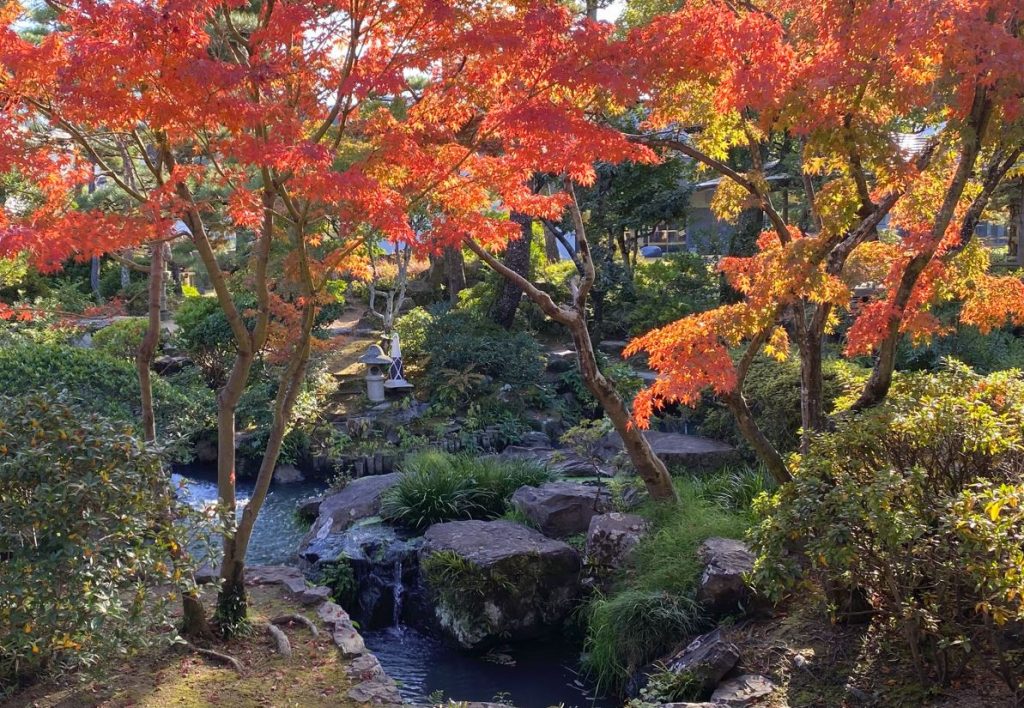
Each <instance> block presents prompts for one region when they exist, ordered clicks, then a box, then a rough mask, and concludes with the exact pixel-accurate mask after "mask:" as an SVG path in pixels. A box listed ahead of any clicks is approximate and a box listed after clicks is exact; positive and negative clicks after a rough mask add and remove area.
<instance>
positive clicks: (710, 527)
mask: <svg viewBox="0 0 1024 708" xmlns="http://www.w3.org/2000/svg"><path fill="white" fill-rule="evenodd" d="M676 490H677V491H678V493H679V496H680V503H681V507H668V506H665V505H651V506H649V507H646V508H645V509H644V510H643V511H644V513H645V515H647V516H648V517H649V518H650V519H651V520H652V521H653V524H654V527H653V529H652V530H651V532H650V533H649V534H648V535H647V536H645V537H644V538H643V539H642V540H641V541H640V543H639V544H638V545H637V547H636V549H635V551H634V554H633V564H632V565H631V567H630V568H629V570H628V571H626V572H623V574H622V575H621V576H620V577H619V578H618V579H617V581H616V584H615V585H613V586H612V589H611V591H610V592H609V593H608V594H607V595H605V596H598V597H596V598H595V599H594V600H592V601H591V602H590V604H589V605H588V606H587V607H586V608H585V610H584V619H585V621H586V625H587V637H586V644H585V661H584V664H585V666H586V668H587V669H588V670H589V671H590V673H591V675H592V676H593V678H594V679H595V680H596V681H597V682H598V683H599V684H601V685H602V686H604V687H607V688H617V687H620V686H621V685H622V684H624V683H625V682H626V681H627V680H628V679H629V677H630V676H631V675H632V674H633V673H634V672H635V671H637V670H638V669H640V668H641V667H643V666H644V665H646V664H648V663H649V662H651V661H653V660H654V659H656V658H658V657H659V656H661V655H663V654H665V653H666V652H668V651H670V650H671V649H672V648H673V647H674V646H675V645H676V644H677V643H678V642H679V641H680V639H681V638H683V637H685V636H687V635H692V634H694V633H696V632H699V631H701V630H702V629H704V628H705V627H706V623H707V618H706V616H705V614H704V612H703V611H702V609H701V607H700V606H699V605H698V603H697V602H696V600H695V596H696V590H697V583H698V580H699V579H700V573H701V570H702V568H703V566H702V564H701V562H700V560H699V559H698V557H697V548H698V547H699V546H700V544H701V543H703V542H704V541H705V540H706V539H707V538H710V537H712V536H722V537H725V538H741V537H742V536H743V534H744V532H745V531H746V529H747V527H748V526H749V522H750V517H749V514H748V513H744V512H739V511H734V510H730V509H724V508H722V507H720V506H717V505H716V504H713V503H711V502H708V501H706V500H705V499H703V498H701V496H700V494H699V493H698V488H697V486H696V485H695V484H694V482H693V481H692V480H691V479H682V480H678V481H677V482H676Z"/></svg>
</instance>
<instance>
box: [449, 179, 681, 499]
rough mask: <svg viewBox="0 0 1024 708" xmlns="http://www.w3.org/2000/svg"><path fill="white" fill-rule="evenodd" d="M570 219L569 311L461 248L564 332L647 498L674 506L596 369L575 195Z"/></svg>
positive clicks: (590, 265) (622, 406)
mask: <svg viewBox="0 0 1024 708" xmlns="http://www.w3.org/2000/svg"><path fill="white" fill-rule="evenodd" d="M571 213H572V216H573V221H574V223H575V227H576V245H577V248H578V256H577V258H578V260H577V261H576V262H577V267H579V268H580V269H581V271H582V273H581V276H580V277H579V278H575V279H574V280H573V283H572V286H571V289H572V291H573V297H572V305H571V306H569V307H563V306H560V305H558V304H556V303H555V301H554V300H552V299H551V296H550V295H548V294H547V293H546V292H544V291H543V290H541V289H540V288H538V287H537V286H536V285H534V284H533V283H531V282H530V281H529V280H528V279H527V278H526V277H525V276H523V275H522V274H521V273H518V272H516V271H514V270H512V269H511V268H510V267H508V266H507V265H506V264H504V263H502V262H501V261H499V260H498V259H497V258H495V257H494V256H493V255H491V254H490V253H488V252H487V250H486V249H485V248H483V247H482V246H481V245H480V244H478V243H476V242H475V241H473V240H472V239H467V240H466V245H467V246H468V247H469V248H470V250H472V251H473V253H475V254H476V255H477V256H479V257H480V259H481V260H483V261H484V262H485V263H486V264H487V265H488V266H490V268H491V269H492V270H494V271H495V272H496V273H498V274H500V275H501V276H503V277H504V278H505V279H506V280H508V281H509V282H511V283H515V284H516V286H517V287H518V288H519V289H520V290H522V291H523V292H525V293H526V295H527V297H529V298H530V299H531V300H532V301H533V302H535V303H536V304H537V306H538V307H540V309H541V310H542V311H543V312H544V314H545V315H547V316H548V317H550V318H551V319H553V320H554V321H555V322H558V323H559V324H561V325H563V326H565V327H566V328H567V329H568V330H569V333H570V335H571V336H572V340H573V344H574V345H575V347H576V356H577V359H578V361H579V367H580V376H581V377H582V379H583V383H584V385H585V386H586V387H587V390H588V391H590V392H591V394H593V396H594V398H596V399H597V402H598V403H599V404H600V405H601V408H602V409H603V410H604V412H605V414H606V415H607V416H608V418H609V420H611V422H612V426H613V427H614V428H615V430H616V432H618V433H619V436H620V437H621V438H622V442H623V445H624V447H625V449H626V453H627V454H628V455H629V458H630V461H631V462H632V463H633V467H634V468H635V469H636V472H637V475H639V477H640V478H641V479H642V480H643V481H644V486H645V487H646V488H647V492H648V494H650V495H651V498H653V499H657V500H660V501H668V502H676V501H678V497H677V496H676V491H675V487H674V486H673V485H672V478H671V476H670V475H669V473H668V469H667V468H666V467H665V463H663V462H662V461H661V460H660V459H659V458H658V456H657V455H656V454H654V450H652V449H651V446H650V443H648V442H647V438H646V437H644V435H643V433H642V432H641V431H640V430H639V429H638V428H637V427H636V425H635V424H634V422H633V420H632V417H631V416H630V413H629V410H628V408H627V407H626V403H625V401H623V400H622V396H620V395H619V393H618V391H616V390H615V386H614V384H612V382H610V381H609V380H608V379H607V378H605V376H604V375H603V374H602V373H601V370H600V369H599V368H598V366H597V356H596V355H595V353H594V345H593V342H592V341H591V338H590V331H589V330H588V328H587V315H586V311H587V307H586V304H587V296H588V294H589V292H590V290H591V288H592V287H593V285H594V281H595V279H596V277H597V272H596V269H595V267H594V258H593V255H592V254H591V251H590V244H589V242H588V241H587V235H586V228H585V227H584V224H583V217H582V215H581V214H580V211H579V206H578V205H577V204H576V199H575V195H573V202H572V205H571Z"/></svg>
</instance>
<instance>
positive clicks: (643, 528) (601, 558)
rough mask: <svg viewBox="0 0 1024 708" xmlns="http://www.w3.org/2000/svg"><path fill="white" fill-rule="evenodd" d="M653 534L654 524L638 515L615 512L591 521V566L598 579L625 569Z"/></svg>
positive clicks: (588, 562) (589, 552)
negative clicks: (634, 553)
mask: <svg viewBox="0 0 1024 708" xmlns="http://www.w3.org/2000/svg"><path fill="white" fill-rule="evenodd" d="M649 530H650V522H649V521H647V519H645V518H643V517H642V516H637V515H636V514H622V513H619V512H617V511H613V512H611V513H608V514H600V515H598V516H595V517H593V518H592V519H591V520H590V528H589V529H588V531H587V553H586V561H587V566H588V567H590V568H591V569H592V571H593V572H594V573H596V574H597V575H606V574H608V573H609V572H610V571H613V570H616V569H618V568H621V567H622V566H623V565H624V564H625V563H626V560H627V559H628V557H629V554H630V553H631V552H632V551H633V548H634V547H635V546H636V544H638V543H639V542H640V539H642V538H643V537H644V536H645V535H646V534H647V532H648V531H649Z"/></svg>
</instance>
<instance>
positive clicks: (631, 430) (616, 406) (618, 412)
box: [567, 316, 677, 502]
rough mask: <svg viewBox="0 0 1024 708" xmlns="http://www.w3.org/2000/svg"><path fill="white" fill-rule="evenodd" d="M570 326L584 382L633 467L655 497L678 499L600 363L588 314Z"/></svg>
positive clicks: (571, 322) (662, 463)
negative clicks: (588, 321) (590, 329)
mask: <svg viewBox="0 0 1024 708" xmlns="http://www.w3.org/2000/svg"><path fill="white" fill-rule="evenodd" d="M567 326H568V328H569V332H570V334H571V335H572V341H573V344H574V345H575V347H576V356H577V358H578V361H579V367H580V376H581V377H582V379H583V384H584V385H585V386H586V387H587V390H588V391H590V393H591V394H593V396H594V398H596V399H597V402H598V403H599V404H600V405H601V408H602V409H603V410H604V412H605V415H607V416H608V418H609V420H611V422H612V426H613V427H614V428H615V432H617V433H618V434H619V437H621V438H622V443H623V446H624V447H625V449H626V453H627V454H628V455H629V459H630V461H631V462H632V463H633V467H634V468H636V473H637V474H638V475H639V476H640V478H641V479H642V480H643V481H644V485H645V486H646V487H647V492H648V493H649V494H650V495H651V498H652V499H654V500H656V501H673V502H674V501H677V497H676V490H675V487H674V486H673V485H672V477H671V475H669V473H668V468H667V467H665V463H664V462H662V461H661V459H660V458H659V457H658V456H657V455H655V454H654V450H652V449H651V444H650V443H649V442H647V438H646V437H644V434H643V431H642V430H640V429H639V428H637V426H636V425H635V424H634V422H633V418H632V416H631V415H630V413H629V410H628V409H627V408H626V402H625V401H623V400H622V396H620V395H619V392H618V391H616V390H615V386H614V385H612V383H611V382H610V381H609V380H608V379H607V378H605V376H604V374H602V373H601V370H600V369H599V368H598V366H597V357H596V356H595V354H594V346H593V343H592V342H591V340H590V332H589V331H588V329H587V321H586V318H585V317H584V316H579V317H577V318H575V319H573V320H572V321H570V323H569V324H568V325H567Z"/></svg>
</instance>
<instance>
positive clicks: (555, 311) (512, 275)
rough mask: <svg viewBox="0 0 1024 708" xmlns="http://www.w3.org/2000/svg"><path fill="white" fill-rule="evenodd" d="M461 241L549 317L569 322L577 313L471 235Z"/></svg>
mask: <svg viewBox="0 0 1024 708" xmlns="http://www.w3.org/2000/svg"><path fill="white" fill-rule="evenodd" d="M463 243H465V244H466V247H467V248H469V250H471V251H472V252H473V253H475V254H476V255H477V256H478V257H479V258H480V260H482V261H483V262H484V263H486V264H487V265H488V266H489V267H490V268H491V269H492V270H494V271H495V272H497V273H498V274H499V275H501V276H502V277H504V278H506V279H508V280H510V281H512V282H513V283H514V284H515V286H516V287H518V288H519V289H520V290H522V291H523V292H525V293H526V294H527V295H528V296H529V297H530V299H531V300H533V301H534V302H535V303H537V304H538V305H539V306H540V309H541V310H543V311H544V314H546V315H547V316H548V317H550V318H551V319H553V320H555V321H556V322H560V323H561V324H569V323H571V322H572V320H573V319H574V318H576V317H578V316H579V315H578V314H577V313H576V312H575V311H572V310H567V309H566V308H564V307H560V306H559V305H558V304H556V303H555V301H554V300H552V299H551V296H550V295H548V294H547V293H546V292H544V291H543V290H541V289H540V288H538V287H537V286H536V285H534V284H533V283H531V282H530V281H529V280H527V279H526V278H525V277H523V276H522V275H520V274H519V273H517V272H515V271H514V270H512V269H511V268H509V267H508V266H506V265H505V264H504V263H502V262H501V261H499V260H498V259H497V258H495V257H494V256H493V255H492V254H491V253H490V252H489V251H488V250H487V249H485V248H484V247H483V246H481V245H480V244H479V243H477V242H476V241H475V240H474V239H473V238H472V237H470V236H466V237H465V238H464V239H463Z"/></svg>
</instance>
